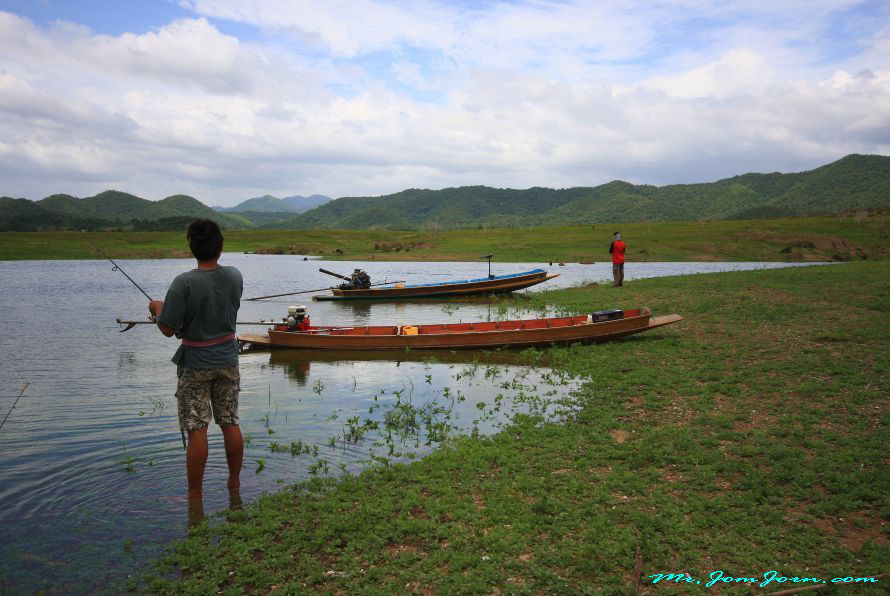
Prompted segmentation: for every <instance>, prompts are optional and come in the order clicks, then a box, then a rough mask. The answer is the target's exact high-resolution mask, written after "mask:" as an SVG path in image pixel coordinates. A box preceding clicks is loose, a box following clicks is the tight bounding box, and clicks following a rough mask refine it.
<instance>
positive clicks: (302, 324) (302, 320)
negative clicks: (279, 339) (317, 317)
mask: <svg viewBox="0 0 890 596" xmlns="http://www.w3.org/2000/svg"><path fill="white" fill-rule="evenodd" d="M284 324H285V325H287V330H288V331H305V330H306V329H309V315H307V314H306V307H305V306H303V305H302V304H295V305H293V306H288V307H287V317H285V319H284Z"/></svg>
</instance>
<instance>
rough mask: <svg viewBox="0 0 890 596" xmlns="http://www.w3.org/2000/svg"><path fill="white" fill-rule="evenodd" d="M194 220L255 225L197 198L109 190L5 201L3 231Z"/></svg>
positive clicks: (173, 225)
mask: <svg viewBox="0 0 890 596" xmlns="http://www.w3.org/2000/svg"><path fill="white" fill-rule="evenodd" d="M195 217H206V218H212V219H214V220H216V221H217V222H218V223H219V224H220V225H221V226H223V227H230V228H247V227H252V224H251V222H250V221H248V220H246V219H244V218H243V217H238V216H237V215H236V214H232V215H228V214H220V213H217V212H215V211H214V210H213V209H211V208H210V207H208V206H207V205H205V204H203V203H201V202H200V201H198V200H197V199H194V198H192V197H189V196H187V195H173V196H169V197H167V198H165V199H162V200H160V201H149V200H147V199H142V198H139V197H137V196H135V195H131V194H129V193H125V192H120V191H116V190H107V191H105V192H102V193H99V194H97V195H95V196H92V197H85V198H83V199H78V198H76V197H73V196H71V195H65V194H56V195H51V196H49V197H46V198H45V199H43V200H40V201H29V200H27V199H12V198H9V197H2V198H0V231H4V232H5V231H18V232H30V231H39V230H66V229H69V230H96V229H121V228H131V229H148V230H157V229H185V226H186V225H187V222H188V221H189V220H191V219H194V218H195Z"/></svg>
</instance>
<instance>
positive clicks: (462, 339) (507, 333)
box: [238, 308, 683, 350]
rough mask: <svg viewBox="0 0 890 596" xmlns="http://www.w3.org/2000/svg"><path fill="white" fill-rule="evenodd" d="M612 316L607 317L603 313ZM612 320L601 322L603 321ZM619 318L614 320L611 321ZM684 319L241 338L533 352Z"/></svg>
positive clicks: (349, 346) (280, 328)
mask: <svg viewBox="0 0 890 596" xmlns="http://www.w3.org/2000/svg"><path fill="white" fill-rule="evenodd" d="M603 313H608V314H605V315H604V314H603ZM606 317H609V318H608V320H603V321H601V322H597V321H598V320H599V319H600V318H606ZM612 317H614V318H612ZM682 320H683V317H681V316H679V315H664V316H660V317H650V313H649V309H648V308H638V309H632V310H625V311H601V312H600V313H591V314H590V315H576V316H571V317H552V318H546V319H525V320H514V321H497V322H480V323H444V324H439V325H416V326H415V325H377V326H370V327H312V328H310V329H309V330H308V331H303V332H299V331H287V327H286V326H284V325H276V326H275V327H272V328H270V329H269V330H268V332H267V333H266V334H265V335H261V334H247V333H245V334H242V335H239V336H238V342H239V343H240V345H241V347H242V348H246V347H272V348H297V349H305V350H393V349H412V350H456V349H486V348H497V347H528V346H537V345H546V344H565V343H573V342H590V341H606V340H610V339H615V338H618V337H624V336H625V335H631V334H634V333H641V332H643V331H648V330H649V329H655V328H656V327H662V326H664V325H669V324H671V323H676V322H677V321H682Z"/></svg>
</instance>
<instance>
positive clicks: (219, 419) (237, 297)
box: [148, 219, 244, 501]
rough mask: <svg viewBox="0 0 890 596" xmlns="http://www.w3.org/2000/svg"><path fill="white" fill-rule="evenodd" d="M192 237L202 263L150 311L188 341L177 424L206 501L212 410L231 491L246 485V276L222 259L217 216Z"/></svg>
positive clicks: (195, 488)
mask: <svg viewBox="0 0 890 596" xmlns="http://www.w3.org/2000/svg"><path fill="white" fill-rule="evenodd" d="M186 239H187V240H188V244H189V248H190V249H191V251H192V254H193V255H194V256H195V259H197V261H198V267H197V268H196V269H192V270H191V271H187V272H185V273H182V274H180V275H178V276H176V278H175V279H174V280H173V283H172V284H170V289H169V290H167V295H166V297H165V298H164V300H163V301H161V300H152V301H151V302H149V304H148V311H149V312H150V313H151V315H152V316H153V317H155V318H156V321H157V325H158V328H159V329H160V330H161V333H163V334H164V335H165V336H167V337H172V336H174V335H175V336H176V337H177V338H179V339H181V340H182V344H181V345H180V346H179V348H178V349H177V350H176V353H175V354H174V355H173V362H174V363H176V376H177V377H178V383H177V388H176V402H177V406H178V410H179V426H180V428H181V429H182V431H183V432H186V433H188V447H187V449H186V456H185V461H186V472H187V476H188V498H189V500H190V501H195V500H196V501H200V500H201V497H202V487H203V483H204V468H205V466H206V464H207V427H208V426H209V425H210V419H211V414H212V417H213V420H214V421H215V422H216V424H218V425H219V427H220V429H221V430H222V434H223V442H224V444H225V451H226V461H227V462H228V466H229V481H228V486H229V490H230V492H232V491H234V492H237V490H238V488H239V487H240V475H241V464H242V461H243V459H244V439H243V437H242V436H241V427H240V426H239V420H238V394H239V391H240V389H241V386H240V381H241V377H240V372H239V370H238V342H237V339H236V336H235V321H236V319H237V316H238V308H239V307H240V306H241V294H242V292H243V290H244V282H243V280H242V277H241V272H240V271H238V269H236V268H235V267H224V266H221V265H219V263H218V261H219V257H220V255H221V254H222V248H223V235H222V232H221V231H220V229H219V226H218V225H217V224H216V223H215V222H213V221H211V220H209V219H196V220H194V221H193V222H192V223H191V224H189V227H188V230H187V232H186Z"/></svg>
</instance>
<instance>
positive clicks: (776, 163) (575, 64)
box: [0, 0, 890, 204]
mask: <svg viewBox="0 0 890 596" xmlns="http://www.w3.org/2000/svg"><path fill="white" fill-rule="evenodd" d="M182 3H183V4H184V5H186V6H188V7H190V8H191V9H193V10H194V11H195V13H196V18H193V19H180V20H177V21H174V22H171V23H169V24H168V25H166V26H164V27H162V28H160V29H158V30H155V31H151V32H148V33H144V34H140V35H136V34H132V33H126V34H122V35H116V36H111V35H97V34H94V33H93V32H91V31H90V30H89V29H88V28H86V27H84V26H82V25H81V24H76V23H75V24H72V23H58V24H56V25H55V26H54V27H52V28H50V29H48V30H44V29H40V28H38V27H36V26H35V25H33V24H32V23H31V22H29V21H27V20H26V19H22V18H20V17H18V16H16V15H13V14H10V13H2V12H0V64H2V65H3V66H0V156H2V160H0V174H2V177H0V178H2V180H3V181H4V187H3V188H0V194H7V195H15V196H28V197H30V198H42V197H43V196H46V195H48V194H51V193H55V192H68V193H72V194H77V195H80V196H84V195H88V194H93V193H96V192H99V191H102V190H105V189H106V188H118V189H120V190H125V191H128V192H132V193H134V194H137V195H140V196H145V197H146V198H151V199H159V198H162V197H164V196H167V195H169V194H174V193H180V192H182V193H186V194H191V195H193V196H195V197H197V198H198V199H200V200H202V201H204V202H205V203H208V204H234V203H237V202H239V201H241V200H243V199H245V198H248V197H250V196H257V195H260V194H265V193H267V192H269V193H271V194H278V195H279V196H283V195H287V194H311V193H315V192H320V193H324V194H328V195H332V196H343V195H374V194H382V193H388V192H396V191H398V190H401V189H403V188H407V187H427V188H441V187H446V186H460V185H465V184H487V185H492V186H502V187H504V186H510V187H519V188H525V187H529V186H554V187H565V186H578V185H596V184H600V183H603V182H606V181H608V180H611V179H615V178H623V179H626V180H630V181H634V182H646V183H656V184H662V183H669V182H698V181H703V180H713V179H717V178H720V177H724V176H730V175H734V174H738V173H741V172H745V171H773V170H783V171H795V170H800V169H807V168H810V167H814V166H817V165H821V164H823V163H826V162H828V161H831V160H834V159H837V158H839V157H842V156H843V155H845V154H846V153H850V152H864V153H890V138H888V137H890V133H888V122H890V70H888V68H887V66H886V65H887V64H888V63H890V42H888V39H890V32H888V31H886V30H885V29H886V26H883V25H881V26H877V25H876V26H875V28H873V29H871V30H867V31H866V30H862V31H860V32H859V33H857V35H856V36H855V39H852V38H851V39H852V41H851V39H847V40H846V41H843V44H842V43H841V41H837V42H836V43H838V44H841V45H844V44H846V45H844V48H845V50H844V52H842V55H840V56H839V57H837V58H835V59H831V60H828V59H825V55H826V54H827V53H828V52H829V50H830V49H831V48H829V47H828V46H823V45H820V44H821V42H820V41H819V36H818V34H819V32H824V31H825V30H826V27H828V26H829V25H831V24H832V23H829V22H827V21H826V19H828V20H830V19H831V18H833V17H832V15H835V14H837V13H836V11H837V10H839V9H845V8H847V7H848V6H849V4H850V2H846V1H837V2H832V1H829V0H822V1H820V2H807V3H806V6H807V7H808V9H807V12H806V14H807V15H810V16H808V17H806V18H803V19H801V15H802V14H803V13H801V12H800V11H801V6H802V5H801V4H800V3H799V2H790V3H788V2H774V3H771V4H761V3H756V4H755V3H746V2H741V1H740V0H736V1H734V2H725V3H711V2H703V1H699V0H695V1H693V0H688V1H674V2H666V3H665V2H654V1H653V2H640V3H636V4H632V5H629V4H626V3H624V2H618V1H617V0H615V1H613V2H602V3H595V4H594V3H586V2H585V3H580V2H579V3H576V4H573V3H570V2H558V3H557V2H545V1H538V2H525V3H506V2H505V3H493V4H486V5H482V8H461V7H460V6H458V5H452V4H449V3H438V2H410V3H408V2H405V3H398V2H386V3H383V2H371V1H363V2H348V3H341V4H338V3H325V4H317V3H310V2H289V1H288V2H285V1H284V0H281V1H280V2H276V1H265V2H258V3H243V2H235V1H234V0H183V2H182ZM740 15H741V16H740ZM218 19H226V20H231V21H235V22H240V23H248V24H251V25H255V26H257V27H260V28H261V29H262V30H263V31H265V32H266V34H267V35H266V36H264V35H260V36H258V37H255V38H251V39H250V40H245V39H239V38H238V37H236V36H234V35H233V34H226V33H223V32H222V31H221V26H220V21H219V20H218ZM857 22H858V23H861V22H872V23H874V21H873V20H872V21H868V19H865V20H864V21H863V20H862V19H861V18H858V19H857ZM702 23H705V25H702ZM882 27H884V28H882ZM307 40H311V43H308V44H307ZM854 41H855V44H854V45H856V47H855V48H853V49H851V47H852V46H851V45H850V44H853V43H854ZM814 44H815V45H814ZM814 47H816V48H817V49H818V50H819V52H817V54H818V55H819V56H820V57H819V59H818V60H813V56H814V53H813V48H814ZM425 94H432V95H431V96H429V97H428V96H427V95H425ZM430 99H432V100H430Z"/></svg>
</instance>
